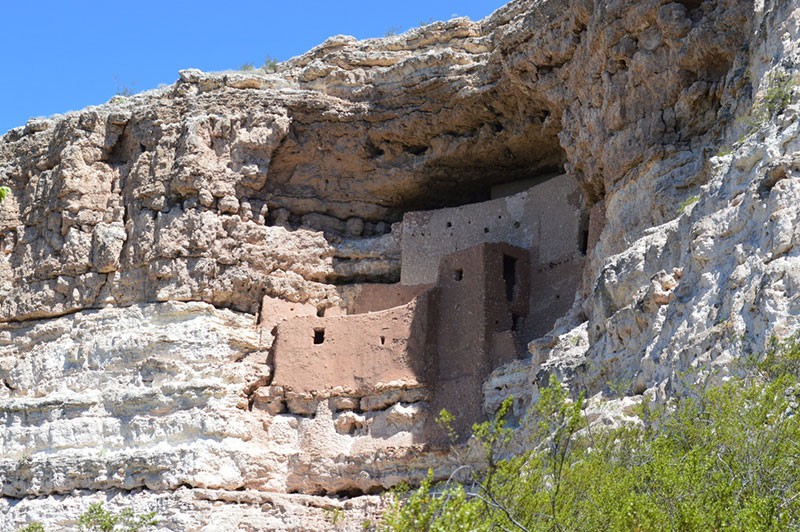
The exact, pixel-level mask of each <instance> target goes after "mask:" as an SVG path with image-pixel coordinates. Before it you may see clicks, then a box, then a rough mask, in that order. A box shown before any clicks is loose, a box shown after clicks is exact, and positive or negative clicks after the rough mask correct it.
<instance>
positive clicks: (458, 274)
mask: <svg viewBox="0 0 800 532" xmlns="http://www.w3.org/2000/svg"><path fill="white" fill-rule="evenodd" d="M463 278H464V270H462V269H460V268H459V269H458V270H453V280H455V281H460V280H461V279H463Z"/></svg>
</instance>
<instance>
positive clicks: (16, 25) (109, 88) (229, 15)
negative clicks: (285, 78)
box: [0, 0, 507, 135]
mask: <svg viewBox="0 0 800 532" xmlns="http://www.w3.org/2000/svg"><path fill="white" fill-rule="evenodd" d="M506 1H507V0H452V1H451V0H427V1H425V0H403V1H399V2H381V1H375V0H373V1H367V0H338V1H335V2H332V1H303V0H295V1H291V0H286V1H282V2H275V1H271V0H262V1H260V2H259V1H255V0H228V1H219V0H218V1H206V0H195V1H184V0H160V1H156V0H137V1H126V2H117V1H114V0H106V1H100V0H38V1H37V0H27V1H25V0H2V3H1V4H0V46H1V47H2V48H1V49H2V50H3V56H2V57H3V60H2V61H3V67H2V71H3V79H2V81H1V82H0V135H2V134H3V133H5V132H6V131H7V130H8V129H11V128H13V127H16V126H20V125H23V124H24V123H25V122H26V121H27V119H28V118H30V117H33V116H49V115H51V114H54V113H62V112H66V111H71V110H76V109H81V108H82V107H85V106H87V105H95V104H100V103H103V102H105V101H108V99H109V98H111V96H113V95H114V94H116V93H117V92H118V91H121V90H124V89H128V90H131V91H132V92H139V91H143V90H147V89H152V88H155V87H158V86H159V84H162V83H166V84H169V83H173V82H174V81H175V80H176V79H177V77H178V70H181V69H184V68H200V69H202V70H225V69H235V68H239V67H240V66H241V65H243V64H244V63H252V64H254V65H256V66H260V65H261V64H263V63H264V59H265V57H266V56H267V55H269V56H272V57H274V58H276V59H279V60H285V59H288V58H290V57H292V56H295V55H299V54H301V53H303V52H305V51H307V50H308V49H310V48H312V47H313V46H315V45H317V44H319V43H320V42H322V41H323V40H325V38H326V37H329V36H331V35H335V34H339V33H342V34H347V35H354V36H356V37H358V38H368V37H381V36H383V35H385V34H386V33H387V32H388V31H396V32H398V33H399V32H402V31H405V30H407V29H409V28H411V27H414V26H418V25H419V24H420V23H424V22H428V21H432V20H447V19H449V18H451V17H452V16H454V15H457V16H467V17H470V18H471V19H473V20H479V19H481V18H483V17H485V16H486V15H488V14H490V13H492V12H493V11H494V10H495V9H497V8H499V7H501V6H502V5H504V4H505V3H506Z"/></svg>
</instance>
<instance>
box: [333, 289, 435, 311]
mask: <svg viewBox="0 0 800 532" xmlns="http://www.w3.org/2000/svg"><path fill="white" fill-rule="evenodd" d="M432 287H433V285H424V284H423V285H414V286H405V285H402V284H400V283H393V284H381V283H362V284H357V285H355V286H354V287H353V288H352V289H351V290H350V291H349V293H348V294H347V295H346V296H345V299H346V306H347V313H348V314H365V313H367V312H377V311H379V310H387V309H390V308H394V307H399V306H401V305H405V304H406V303H408V302H409V301H411V300H412V299H414V298H415V297H417V296H418V295H420V294H421V293H423V292H425V291H426V290H428V289H429V288H432Z"/></svg>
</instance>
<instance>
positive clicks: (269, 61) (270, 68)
mask: <svg viewBox="0 0 800 532" xmlns="http://www.w3.org/2000/svg"><path fill="white" fill-rule="evenodd" d="M279 64H280V62H279V61H278V60H277V59H275V58H274V57H272V56H269V55H268V56H267V57H265V58H264V64H263V65H261V70H263V71H264V72H266V73H267V74H269V73H270V72H275V71H277V70H278V65H279Z"/></svg>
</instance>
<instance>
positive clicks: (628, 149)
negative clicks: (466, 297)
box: [0, 0, 800, 532]
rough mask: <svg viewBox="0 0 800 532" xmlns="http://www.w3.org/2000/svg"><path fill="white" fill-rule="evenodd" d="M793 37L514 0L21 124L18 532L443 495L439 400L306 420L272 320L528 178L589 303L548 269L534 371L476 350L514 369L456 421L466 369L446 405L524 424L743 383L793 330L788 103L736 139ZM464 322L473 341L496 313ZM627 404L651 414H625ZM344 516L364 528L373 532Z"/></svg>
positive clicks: (11, 378)
mask: <svg viewBox="0 0 800 532" xmlns="http://www.w3.org/2000/svg"><path fill="white" fill-rule="evenodd" d="M798 42H800V10H798V7H797V6H796V3H794V2H776V1H772V0H767V1H766V2H750V1H741V2H734V1H726V0H708V1H704V2H680V3H678V2H667V1H664V0H647V1H642V2H635V3H631V2H616V3H614V2H586V1H578V0H576V1H570V2H561V1H556V0H546V1H542V2H539V1H534V0H516V1H513V2H511V3H510V4H509V5H508V6H506V7H504V8H502V9H500V10H498V11H497V12H496V13H495V14H494V15H493V16H492V17H489V18H487V19H486V20H484V21H481V22H471V21H468V20H465V19H457V20H454V21H450V22H446V23H435V24H431V25H427V26H425V27H423V28H419V29H415V30H412V31H410V32H407V33H405V34H403V35H399V36H393V37H390V38H387V39H372V40H368V41H362V42H359V41H356V40H355V39H353V38H350V37H342V36H337V37H333V38H331V39H329V40H328V41H326V42H325V43H323V44H322V45H320V46H319V47H317V48H315V49H314V50H311V51H310V52H309V53H307V54H304V55H302V56H300V57H297V58H295V59H293V60H291V61H289V62H288V63H286V64H284V65H281V67H280V68H279V70H278V72H277V73H274V74H260V73H237V72H229V73H203V72H199V71H196V70H190V71H183V72H181V73H180V79H179V80H178V81H177V82H176V84H174V85H172V86H169V87H166V88H163V89H158V90H155V91H150V92H147V93H143V94H140V95H135V96H132V97H129V98H126V99H124V100H123V101H121V102H119V103H114V104H107V105H103V106H98V107H94V108H88V109H85V110H82V111H78V112H75V113H70V114H68V115H64V116H56V117H52V118H49V119H35V120H31V121H30V122H29V123H28V124H27V125H26V126H24V127H22V128H17V129H15V130H12V131H10V132H9V133H7V134H6V135H4V136H3V137H2V139H0V182H2V183H3V184H7V185H9V186H11V188H12V190H13V194H12V197H10V198H8V199H7V200H6V201H5V202H4V203H3V204H2V205H1V206H0V251H2V253H0V321H2V322H3V324H4V325H3V327H2V330H0V344H2V345H0V348H2V353H1V354H0V373H2V380H3V382H4V383H5V386H2V387H0V411H1V412H0V413H1V414H2V416H4V418H5V420H6V423H5V424H4V425H3V427H4V428H3V430H2V431H0V443H1V447H0V449H1V450H2V454H0V469H1V470H2V476H3V478H4V479H5V480H6V481H5V482H4V483H3V490H4V491H3V495H4V496H5V498H3V499H0V514H2V519H0V530H2V531H3V532H5V531H6V530H8V531H12V530H16V528H18V527H19V526H21V525H22V523H23V521H24V520H26V519H29V518H35V517H39V518H42V519H43V520H44V521H45V522H46V524H47V525H48V526H54V527H58V526H63V527H68V526H71V525H70V523H71V522H74V519H75V517H76V516H77V515H78V514H79V513H80V511H82V509H83V508H84V507H85V506H86V504H87V503H88V501H89V500H91V501H94V500H97V499H102V498H104V497H105V496H106V495H108V496H112V495H114V496H121V499H120V502H119V504H125V502H126V501H133V503H134V504H135V505H139V506H136V507H137V508H140V507H141V508H144V507H145V506H144V505H146V504H150V502H152V501H154V500H167V501H168V503H167V508H166V509H165V510H163V511H164V515H165V516H166V518H167V519H166V520H165V525H164V528H166V529H169V530H214V529H219V530H224V529H237V528H243V529H250V530H259V529H261V530H272V529H276V530H281V529H286V530H297V529H304V527H305V526H306V525H308V526H309V527H310V528H313V529H326V528H331V526H332V525H331V526H328V525H329V524H330V523H327V522H326V521H325V520H324V517H322V518H321V517H320V512H319V511H318V509H319V508H325V507H333V506H335V505H337V504H341V501H338V500H337V499H336V498H333V497H323V498H315V499H313V500H312V499H308V498H306V497H307V496H306V495H299V494H298V495H291V496H289V495H287V496H286V498H285V499H281V501H279V502H276V501H275V500H272V499H269V498H270V497H277V496H274V495H270V494H271V493H275V492H286V491H297V492H304V493H315V494H327V495H332V494H336V493H340V494H348V495H353V494H357V493H362V492H377V491H380V490H382V489H385V488H387V487H389V486H391V485H394V484H396V483H398V482H400V481H401V480H411V481H413V480H414V479H419V478H422V477H424V475H425V474H426V471H427V469H428V467H434V468H435V469H436V475H437V476H438V477H440V478H446V477H447V475H448V474H449V472H450V471H451V470H452V468H453V467H454V464H453V463H452V462H451V461H449V460H450V459H451V458H452V457H448V456H447V455H446V454H445V453H444V452H441V453H439V452H428V451H426V449H425V447H424V444H425V442H426V441H427V440H426V438H427V437H428V436H429V435H427V434H426V433H425V427H426V425H427V424H428V423H429V419H430V413H431V411H432V409H433V408H435V406H436V405H437V401H438V399H437V390H428V391H429V392H431V393H432V394H433V397H428V396H425V395H424V394H423V393H422V392H416V391H414V390H421V388H419V387H414V388H410V389H407V388H403V386H397V387H395V388H391V387H390V388H388V389H383V390H380V391H377V390H376V391H375V393H374V394H371V395H369V396H367V397H369V398H370V399H368V400H367V402H366V403H365V405H367V406H370V408H371V407H372V406H374V407H376V408H377V407H379V406H380V407H385V408H382V409H378V410H367V411H362V407H361V401H362V400H363V398H357V399H358V407H357V408H356V403H355V399H356V398H353V397H348V399H350V401H349V402H348V401H337V402H336V403H335V404H329V403H332V401H333V400H331V399H328V398H318V397H314V396H313V394H307V396H306V395H302V394H296V395H292V394H293V393H294V392H291V391H286V390H284V389H283V388H281V387H279V386H275V385H271V384H270V383H269V379H270V377H271V375H272V372H271V367H270V365H269V364H268V360H267V356H266V349H267V348H268V346H269V345H270V343H271V341H272V338H271V335H270V334H269V330H267V327H266V326H265V327H262V328H257V327H256V324H255V322H256V315H257V313H258V312H259V311H260V310H261V307H262V302H263V301H264V296H265V295H266V296H268V297H271V298H279V299H281V300H284V301H288V302H292V303H307V304H308V305H310V307H313V308H314V309H319V308H325V309H329V310H330V309H335V308H338V307H341V306H346V305H347V302H348V301H354V299H348V298H349V295H348V294H350V293H351V292H350V290H351V288H350V287H348V285H353V284H360V283H387V284H390V283H395V282H397V281H398V280H400V278H401V276H402V271H401V247H402V238H403V235H402V233H403V228H402V227H401V225H400V224H398V222H399V221H400V220H401V219H402V215H403V214H404V213H406V212H409V211H420V210H429V209H436V208H439V207H457V206H461V205H464V204H467V203H476V202H480V201H484V200H488V199H489V198H490V196H491V193H492V192H491V191H492V189H493V188H494V189H495V191H497V190H498V189H497V188H495V187H497V186H498V185H503V184H507V183H510V182H513V181H517V180H524V181H526V182H527V181H528V180H538V179H541V178H543V177H547V176H551V175H559V174H562V173H564V171H565V172H566V174H567V175H568V176H570V178H572V179H575V180H576V181H577V183H578V184H579V186H580V189H581V191H582V194H583V197H584V201H585V207H586V208H585V209H583V210H582V212H581V215H582V216H586V215H588V221H589V224H588V231H589V235H588V241H589V246H588V250H587V251H588V254H587V256H586V264H585V266H584V267H583V271H582V272H581V275H582V282H580V283H578V282H573V281H569V282H566V281H565V279H569V278H570V277H571V276H577V275H579V272H578V271H577V270H578V269H579V268H580V266H577V265H576V264H573V265H572V266H570V268H568V269H567V270H565V271H564V272H561V273H556V272H557V271H558V270H557V268H556V267H557V266H558V265H557V264H554V265H553V268H550V264H549V262H547V269H544V268H543V267H538V266H537V263H538V259H537V258H536V257H531V259H532V260H531V271H530V289H531V290H530V293H531V294H534V293H537V290H540V289H542V288H548V287H552V291H550V292H548V293H547V294H548V295H547V296H546V297H543V298H541V299H542V300H543V301H541V302H538V303H541V304H542V305H549V306H537V302H536V301H533V300H532V299H529V303H530V304H529V305H528V307H529V308H528V310H529V315H534V314H536V313H539V314H540V315H544V314H545V313H546V314H547V315H548V316H549V317H548V319H549V320H551V321H550V322H547V323H542V324H541V328H531V327H530V326H529V325H528V324H526V326H525V330H524V331H523V334H524V336H525V340H534V341H533V342H531V344H530V349H531V351H532V358H531V360H530V363H529V364H528V363H527V362H519V361H512V362H511V363H509V364H506V365H504V366H501V367H500V368H497V369H496V370H495V371H494V372H491V373H489V372H490V371H491V368H492V367H493V364H494V363H495V362H498V363H502V362H504V361H505V360H507V359H506V355H507V354H508V343H509V339H508V334H506V333H507V331H502V330H500V331H489V332H488V333H487V332H486V331H485V330H475V331H473V330H470V333H473V332H474V333H475V334H476V335H479V336H480V339H481V341H482V342H483V341H485V342H488V345H490V346H492V347H491V349H490V351H491V353H490V354H491V359H492V363H491V364H484V365H481V364H476V365H475V367H476V368H478V371H477V372H474V371H473V373H471V374H467V372H466V371H464V372H462V373H464V374H465V376H464V377H463V378H464V379H467V380H468V381H469V383H470V387H472V385H473V384H474V385H480V384H481V383H480V382H479V381H481V380H482V377H481V378H477V377H476V376H475V374H479V375H482V376H483V375H485V376H486V379H487V380H486V383H485V384H486V386H485V387H484V391H485V393H486V396H485V398H482V397H480V395H479V393H480V392H478V395H476V394H474V393H473V394H469V395H468V396H464V387H463V386H460V384H459V381H458V379H457V378H456V377H457V376H458V374H459V371H460V367H459V360H461V359H459V358H458V356H459V353H458V352H456V351H455V350H454V351H452V352H450V353H448V354H449V355H450V356H451V357H452V359H453V360H452V365H451V366H446V365H445V367H448V368H449V369H448V371H452V373H453V380H452V381H448V382H451V383H452V388H453V391H452V392H442V390H441V389H439V390H438V397H439V398H442V397H444V398H446V399H447V398H449V400H454V401H459V403H460V404H462V403H463V404H464V405H466V408H467V409H468V410H470V411H474V410H475V409H479V408H481V407H483V410H485V411H486V413H487V414H491V412H492V411H493V408H494V407H496V405H497V404H499V401H501V400H502V397H503V396H505V395H507V394H511V393H513V394H517V393H520V392H522V393H523V394H525V395H524V396H523V397H522V398H521V400H520V401H519V404H516V403H515V408H516V411H517V412H518V413H521V412H522V410H523V409H524V407H525V404H528V403H530V402H531V401H534V400H536V397H537V386H538V384H539V383H541V382H542V381H543V379H546V378H547V377H548V376H549V374H551V373H556V374H557V375H559V376H560V377H561V378H563V379H565V380H567V381H568V382H571V383H575V384H576V385H577V386H578V387H581V388H585V389H586V390H587V391H589V393H590V395H591V396H592V404H591V406H590V411H589V412H588V415H591V417H592V418H593V419H602V420H603V421H602V422H604V423H605V422H609V423H610V422H613V420H614V419H615V413H614V409H616V410H617V413H618V414H619V416H622V417H624V416H626V415H628V414H626V413H625V412H626V411H630V408H631V405H633V404H635V403H636V401H638V400H640V397H641V396H639V395H635V394H640V393H641V394H644V395H647V396H649V397H652V398H656V399H661V398H666V397H668V396H669V395H671V394H675V393H680V391H681V382H682V381H681V379H680V378H678V377H679V376H682V375H683V376H685V375H692V376H696V378H698V379H702V378H705V377H704V376H706V375H711V376H712V377H714V378H724V377H725V375H726V374H727V372H729V371H732V369H731V368H733V367H734V366H733V365H732V362H735V361H736V360H737V359H739V358H741V357H742V356H743V355H746V354H748V353H753V352H756V353H757V352H759V351H760V350H761V349H763V348H764V347H765V346H766V345H767V343H768V341H769V339H770V338H771V337H773V336H779V337H785V336H788V335H790V334H792V333H793V332H794V331H796V330H797V328H798V326H800V322H798V319H797V317H798V316H800V308H798V304H800V303H798V301H800V300H798V298H797V297H796V294H797V291H798V287H800V280H798V274H797V272H798V271H800V265H799V264H798V261H800V258H799V256H798V254H799V253H800V241H799V240H798V239H799V238H800V237H799V236H798V231H797V227H798V226H800V223H799V222H798V220H800V214H799V212H800V211H798V205H800V192H799V191H798V190H797V183H798V182H800V180H797V179H795V178H796V174H798V171H797V167H798V164H797V161H798V160H799V159H800V155H798V153H800V140H798V139H799V138H800V137H798V130H797V123H798V112H800V111H799V110H798V105H797V101H796V100H797V98H796V95H795V92H796V88H794V87H792V88H791V90H790V100H791V101H790V105H789V106H788V108H787V109H785V110H784V111H782V112H781V113H778V114H776V116H771V117H769V118H768V119H767V120H765V121H764V123H763V124H761V126H760V127H759V128H757V130H755V131H752V130H750V129H749V127H748V126H747V125H746V124H747V123H748V117H750V116H753V114H754V113H753V108H754V106H755V108H756V110H757V109H758V105H760V104H759V102H760V101H762V99H763V97H764V95H765V94H767V92H768V91H769V89H770V79H772V78H771V76H772V75H773V73H783V74H787V75H789V76H794V78H797V76H798V72H797V66H796V65H797V60H796V57H797V55H798V49H800V46H798ZM728 152H729V153H728ZM545 184H546V183H545ZM510 186H511V187H512V188H513V186H514V185H510ZM687 199H696V201H693V202H690V203H691V205H690V206H688V207H686V208H684V209H681V207H680V206H681V204H682V203H684V201H685V200H687ZM581 222H583V220H582V221H581ZM579 227H580V228H581V230H582V229H583V225H580V226H579ZM579 237H580V239H581V240H582V239H583V235H582V234H580V233H579ZM549 238H551V239H555V243H556V244H558V245H561V244H564V245H567V244H568V245H570V246H574V245H575V239H574V238H573V237H572V236H568V235H564V234H562V233H561V232H560V230H556V231H555V232H554V233H553V234H551V235H550V237H549ZM548 261H549V259H548ZM542 262H544V261H542ZM496 280H497V276H496V275H495V281H496ZM537 283H539V286H538V287H537ZM570 286H572V287H580V288H579V289H577V293H572V294H571V296H570V294H569V292H570V291H573V292H574V291H575V288H572V289H570V288H569V287H570ZM381 290H383V289H381ZM387 290H388V289H387ZM556 296H558V298H556ZM531 297H533V296H531ZM556 301H557V302H556ZM573 301H574V304H573V305H572V306H571V307H570V303H572V302H573ZM184 302H190V303H184ZM193 305H200V306H193ZM176 309H177V310H176ZM545 309H546V310H545ZM458 310H459V312H460V313H461V315H459V317H458V318H454V319H453V322H452V330H453V331H455V332H456V333H459V332H461V331H462V329H463V328H464V327H465V325H467V324H471V323H473V321H471V320H473V318H472V316H473V315H475V314H476V313H479V312H482V311H481V310H480V309H479V308H478V307H472V306H464V307H461V308H459V309H458ZM326 312H327V311H326ZM278 313H279V312H278V311H277V310H276V311H275V312H273V314H274V315H277V314H278ZM276 317H277V316H276ZM278 319H280V318H279V317H278ZM302 319H308V320H316V319H335V318H333V317H331V316H329V315H328V314H327V313H326V317H325V318H316V317H313V316H312V317H308V318H302ZM550 323H554V325H553V326H552V327H550ZM506 325H508V323H506ZM541 334H544V336H543V337H540V338H534V337H533V336H539V335H541ZM454 338H456V337H454ZM741 338H745V339H746V341H745V342H741V341H740V339H741ZM454 342H455V340H454ZM456 347H458V348H459V349H462V348H463V349H464V351H463V352H464V353H467V354H469V353H470V349H471V347H470V346H469V345H464V346H456ZM495 351H496V352H495ZM484 370H485V371H484ZM609 381H613V382H630V383H631V385H630V387H629V390H628V391H629V393H630V394H632V396H631V397H627V398H625V399H624V400H620V401H619V402H618V403H608V404H606V403H603V402H602V401H601V399H602V397H603V395H602V394H603V392H604V391H606V390H607V388H608V385H609ZM462 384H463V383H462ZM340 391H341V392H342V393H344V390H340ZM415 393H420V394H422V395H420V396H418V397H417V396H414V395H413V394H415ZM459 393H461V394H462V395H459ZM404 394H406V395H404ZM342 397H347V394H344V395H343V396H342ZM395 399H397V402H395V403H393V404H390V403H391V401H393V400H395ZM373 400H374V404H372V403H370V401H373ZM412 400H413V402H406V401H412ZM289 402H293V404H296V405H298V406H296V408H298V409H300V408H303V409H305V412H306V413H305V414H304V415H297V414H293V413H291V411H290V410H289V406H288V403H289ZM482 403H483V404H482ZM606 407H608V408H606ZM251 408H252V409H251ZM619 416H618V417H619ZM26 449H30V450H29V451H26ZM26 452H27V453H29V454H30V456H29V457H28V456H27V455H26ZM23 458H26V459H25V460H23ZM27 458H29V460H28V459H27ZM23 466H24V467H23ZM184 486H185V487H184ZM117 490H121V491H117ZM138 490H141V491H138ZM240 490H242V491H240ZM254 492H257V493H254ZM64 494H67V495H64ZM11 497H14V498H13V499H12V498H11ZM49 497H53V498H49ZM265 497H266V498H265ZM268 499H269V500H268ZM357 500H358V499H356V501H357ZM114 504H117V503H116V502H114ZM352 504H353V506H352V507H350V508H345V511H346V512H348V516H353V517H355V518H356V520H355V521H352V520H350V519H348V523H347V527H348V528H349V529H355V530H358V529H359V527H360V525H361V523H360V522H359V521H358V518H357V516H358V515H359V513H360V512H363V513H362V515H366V514H367V513H368V512H370V511H371V510H369V509H367V507H366V506H365V507H361V506H359V505H360V503H357V502H353V503H352ZM365 504H366V505H367V506H369V504H370V503H365ZM323 516H324V512H323ZM70 520H72V521H70Z"/></svg>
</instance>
